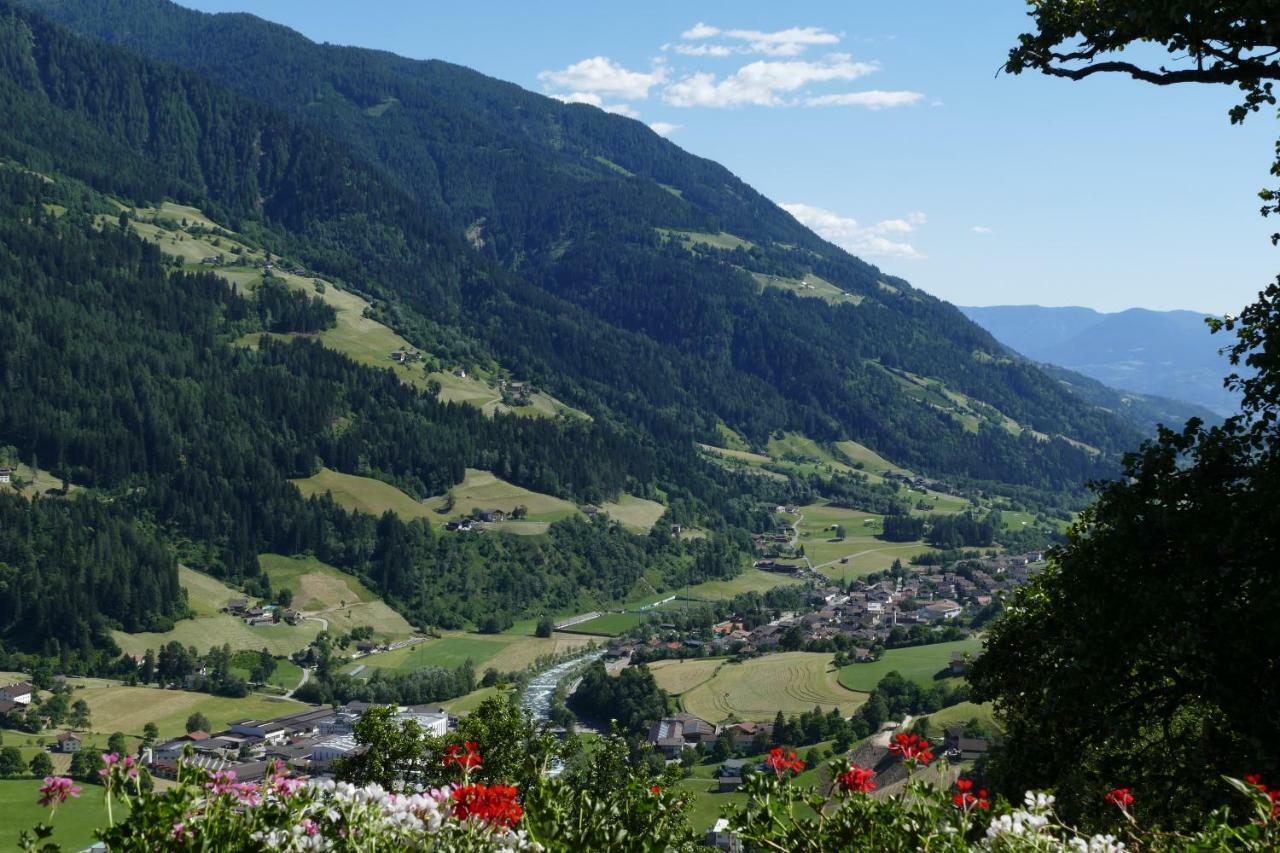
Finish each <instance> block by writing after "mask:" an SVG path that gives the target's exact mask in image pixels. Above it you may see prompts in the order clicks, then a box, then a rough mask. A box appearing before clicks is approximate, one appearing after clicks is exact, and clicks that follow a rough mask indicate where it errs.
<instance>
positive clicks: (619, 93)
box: [538, 56, 666, 101]
mask: <svg viewBox="0 0 1280 853" xmlns="http://www.w3.org/2000/svg"><path fill="white" fill-rule="evenodd" d="M538 79H539V80H541V81H542V82H543V83H544V84H546V85H548V86H554V87H555V88H558V89H568V90H570V91H572V92H575V93H589V94H595V95H600V96H602V97H612V98H621V99H622V100H624V101H636V100H644V99H645V98H647V97H649V90H650V89H652V88H653V87H654V86H657V85H659V84H661V83H662V82H663V81H664V80H666V69H665V68H664V67H663V66H662V65H660V64H659V65H655V66H654V68H653V70H652V71H650V72H647V73H646V72H643V71H630V70H628V69H626V68H624V67H623V66H621V65H619V64H618V63H616V62H614V61H613V60H612V59H609V58H608V57H606V56H593V57H591V58H590V59H584V60H582V61H581V62H575V63H574V64H573V65H570V66H568V67H567V68H564V69H561V70H560V71H543V72H541V73H539V74H538Z"/></svg>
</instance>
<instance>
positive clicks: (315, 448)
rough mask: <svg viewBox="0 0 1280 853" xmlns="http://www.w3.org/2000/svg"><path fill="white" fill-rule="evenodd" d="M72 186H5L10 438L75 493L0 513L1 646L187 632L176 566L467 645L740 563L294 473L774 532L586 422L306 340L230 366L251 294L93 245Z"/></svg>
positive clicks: (119, 245) (150, 258)
mask: <svg viewBox="0 0 1280 853" xmlns="http://www.w3.org/2000/svg"><path fill="white" fill-rule="evenodd" d="M74 189H75V188H74V187H72V188H70V191H69V190H68V188H67V187H65V185H64V183H63V182H62V181H56V182H54V183H52V184H51V183H49V182H48V181H47V180H45V179H44V178H42V177H39V176H35V175H31V174H27V173H24V172H22V171H19V170H17V169H15V168H13V167H9V166H6V167H2V168H0V210H3V211H5V215H4V216H2V217H0V316H2V317H3V322H2V323H0V384H2V385H3V388H4V393H3V394H2V395H0V436H3V438H4V440H5V442H7V443H11V444H12V445H14V446H15V447H16V448H17V449H18V450H19V452H20V453H21V454H23V455H24V456H25V457H26V458H27V459H32V460H34V459H36V458H39V459H41V460H45V461H44V464H46V465H48V466H50V467H51V468H52V469H53V470H54V471H55V472H57V473H58V474H59V475H60V476H62V477H64V478H66V479H68V480H70V481H71V482H72V483H77V484H81V485H82V486H85V487H88V488H87V489H83V490H82V492H84V493H83V494H77V495H74V496H72V497H70V498H67V499H65V500H64V499H61V498H56V497H54V498H50V497H36V498H34V500H33V501H32V502H28V501H26V500H24V499H20V498H16V497H8V498H5V500H4V501H3V502H0V521H3V525H4V526H3V529H4V531H5V537H4V542H3V543H0V593H2V594H0V651H3V648H2V644H11V645H12V646H13V647H15V648H18V649H23V650H28V651H40V652H44V653H52V654H58V655H61V656H62V658H63V663H64V664H66V665H74V664H75V663H77V662H80V663H84V662H85V661H86V660H87V659H89V658H91V656H92V655H91V652H92V653H97V651H98V650H99V649H101V648H103V647H105V648H106V649H109V648H110V641H109V639H107V638H106V630H105V629H106V628H107V627H114V628H123V629H125V630H131V631H136V630H150V629H154V628H156V627H157V626H163V625H164V624H165V623H166V621H171V620H172V619H174V618H177V617H181V616H184V615H185V614H186V606H185V603H184V601H183V599H182V590H181V588H180V587H179V586H178V584H177V575H176V571H175V563H174V555H173V551H176V552H177V554H178V556H179V557H180V558H181V559H182V560H183V562H185V563H187V564H190V565H193V566H196V567H198V568H201V569H204V570H206V571H210V572H213V573H215V574H218V575H220V576H222V577H224V578H226V579H228V580H230V581H232V582H238V583H242V584H244V585H246V586H247V587H248V588H250V589H254V590H256V591H258V592H260V593H262V594H266V593H267V592H268V590H269V582H268V581H267V579H266V578H265V576H263V575H261V574H260V572H259V568H258V562H257V555H258V554H259V553H262V552H264V551H281V552H284V553H301V552H304V551H305V552H311V553H314V554H315V555H317V556H318V557H319V558H321V559H323V560H325V561H326V562H330V563H332V564H334V565H337V566H339V567H341V568H343V569H345V570H347V571H349V572H351V573H353V574H355V575H357V576H359V577H362V578H364V579H366V580H367V581H368V582H369V583H370V584H371V585H372V586H374V588H376V589H377V590H378V591H379V592H380V593H381V594H382V595H383V597H385V598H386V599H387V600H388V601H389V602H391V603H392V604H394V605H396V606H397V607H399V608H400V609H401V610H402V611H403V612H405V613H406V614H408V615H409V616H410V617H411V618H413V619H414V620H415V621H418V622H420V623H423V624H436V625H453V626H458V627H460V626H462V625H464V624H466V623H468V622H474V623H480V622H481V621H482V620H483V619H485V618H488V617H499V618H501V617H505V618H508V619H509V618H510V616H511V614H521V613H525V612H530V611H534V612H536V610H537V608H541V607H566V606H571V605H572V604H573V603H574V602H576V601H580V600H583V596H588V597H590V596H598V597H599V598H600V599H604V600H609V599H615V598H618V597H621V596H623V595H625V594H626V593H627V592H628V591H629V590H630V589H631V588H632V586H633V585H634V584H635V582H636V581H637V580H638V578H639V577H640V576H641V574H642V573H646V572H647V573H655V572H656V574H651V576H653V577H667V578H669V579H670V580H671V581H672V582H688V581H696V580H698V579H701V578H709V577H717V576H725V575H729V574H732V573H733V572H735V571H736V570H737V568H738V565H739V559H738V551H737V549H736V547H734V546H733V545H732V544H731V542H730V541H729V540H728V539H721V538H716V539H712V540H703V541H692V542H682V541H680V540H677V539H673V538H672V537H670V536H669V535H662V534H663V529H662V528H660V529H659V531H658V533H657V534H655V535H653V536H649V537H642V536H635V535H632V534H628V533H625V532H624V531H623V530H622V529H621V528H620V527H618V526H616V525H612V524H610V523H609V522H607V521H606V520H604V519H601V520H599V521H597V522H595V523H588V522H583V521H576V522H575V521H569V522H563V523H561V524H559V525H556V526H554V527H553V528H552V530H551V533H550V535H549V536H548V537H545V538H539V539H537V540H531V539H523V538H521V537H501V536H494V537H483V538H481V537H463V536H452V535H451V536H442V535H441V534H440V533H439V532H436V531H433V530H432V528H431V527H430V525H429V524H427V523H426V522H425V521H413V522H405V521H402V520H401V519H399V518H398V517H396V516H394V515H392V514H390V513H388V514H387V515H385V516H383V517H382V518H374V517H371V516H368V515H363V514H359V513H350V512H347V511H346V510H344V509H342V508H340V507H338V506H337V505H336V504H335V503H333V501H332V500H330V499H329V498H327V497H325V498H312V499H310V500H303V498H302V497H301V495H300V494H299V492H298V490H297V489H296V488H295V487H294V486H293V485H292V484H291V483H289V482H288V479H287V478H289V477H293V476H300V475H308V474H311V473H314V471H315V470H316V469H317V468H318V467H319V466H320V465H329V466H333V467H335V468H344V469H352V468H354V467H355V466H356V465H357V460H361V462H360V464H362V465H366V466H369V467H370V468H371V470H372V471H374V472H376V473H377V474H378V475H379V476H382V477H384V478H385V479H388V480H390V481H393V482H398V483H400V484H401V485H402V486H403V487H404V488H406V489H408V490H410V491H411V492H413V493H416V494H430V493H433V492H436V491H439V490H441V489H443V488H446V487H447V486H449V485H451V484H452V483H454V482H456V481H458V480H459V479H461V477H462V471H463V469H464V468H465V467H466V466H468V465H484V466H486V467H490V468H492V469H493V470H496V471H501V472H502V473H503V475H504V476H507V477H510V478H511V479H512V480H514V481H516V482H523V483H526V484H528V485H530V486H532V487H536V488H542V489H546V490H548V491H553V492H556V493H559V494H562V495H566V496H573V497H577V498H579V499H581V500H585V499H587V498H589V497H592V496H598V495H604V494H611V493H616V491H617V490H618V489H620V488H621V486H622V485H623V484H624V483H625V484H629V485H633V486H635V485H636V484H644V483H651V484H657V485H665V486H667V487H668V488H670V493H671V495H672V496H673V498H674V499H675V500H674V501H673V502H676V503H679V502H680V496H681V495H687V499H686V500H687V501H688V502H690V505H692V506H693V507H695V508H698V512H699V515H700V517H703V518H712V517H715V516H719V517H720V518H722V519H723V520H724V521H723V522H722V523H730V524H732V525H734V526H735V527H739V528H752V527H755V526H757V525H759V524H762V523H763V521H764V516H761V517H760V518H753V517H752V515H751V510H750V509H744V510H743V511H741V512H736V511H735V507H736V506H737V502H738V501H742V502H743V506H744V507H749V506H750V505H752V504H758V503H760V502H761V500H762V499H764V498H770V497H772V495H765V494H761V495H757V496H754V497H753V489H754V488H757V487H764V486H766V485H767V484H765V483H764V482H763V481H762V480H761V478H758V477H757V478H751V477H735V476H734V475H732V474H730V473H728V472H725V471H723V470H721V469H718V468H716V467H714V466H712V465H710V464H707V463H703V462H701V461H700V460H699V458H698V457H697V456H696V455H695V454H694V453H693V451H692V449H689V450H688V451H687V452H686V453H685V455H683V456H679V455H676V451H674V450H664V451H661V452H655V451H650V450H646V448H644V447H642V446H639V445H637V444H636V443H635V442H634V441H631V440H629V439H627V438H626V437H624V436H621V435H620V434H618V433H617V432H616V431H615V430H613V429H612V428H610V427H608V426H607V425H603V424H598V423H592V422H584V421H576V420H575V421H564V422H562V421H553V420H546V419H531V418H521V417H516V416H510V415H497V416H494V417H488V416H486V415H484V414H482V413H481V412H480V411H479V410H478V409H476V408H473V407H469V406H465V405H461V404H446V403H441V402H439V401H438V400H437V399H436V398H435V397H434V396H431V395H428V394H424V393H422V392H420V391H417V390H415V389H413V388H411V387H409V386H407V385H405V384H403V383H402V382H400V380H399V379H398V378H397V377H396V376H395V375H394V374H392V373H390V372H388V371H385V370H379V369H376V368H370V367H362V366H358V365H356V364H354V363H353V362H351V361H350V360H349V359H347V358H345V357H344V356H341V355H339V354H337V353H334V352H332V351H330V350H327V349H324V348H323V347H321V346H319V345H317V344H315V343H311V342H308V341H302V340H300V341H295V342H293V343H291V344H278V343H274V342H273V341H272V339H270V338H265V337H264V338H263V339H262V340H261V341H260V343H259V345H258V346H257V348H256V349H252V350H251V349H246V348H243V347H233V346H231V345H230V341H231V340H233V339H235V338H236V337H238V336H239V335H240V334H241V333H243V332H244V331H246V330H250V331H252V330H254V329H257V328H261V325H262V322H263V320H262V316H261V314H260V312H259V311H258V310H257V307H258V305H259V304H260V303H258V302H257V300H256V299H255V300H253V301H249V300H247V299H245V298H244V297H243V296H241V295H239V294H237V293H236V290H235V288H234V286H232V285H229V284H228V283H227V282H226V281H225V280H224V279H222V278H221V277H219V276H216V275H214V274H212V273H194V274H193V273H185V272H180V271H174V270H173V268H172V265H171V264H170V262H169V261H168V259H166V258H165V257H164V256H162V255H161V254H160V252H159V250H158V249H157V248H155V247H154V246H151V245H148V244H146V243H144V242H143V241H142V240H140V239H138V238H137V237H136V236H134V235H133V234H131V233H129V232H127V231H125V230H122V229H120V228H118V227H117V226H115V225H114V224H105V225H101V226H95V224H94V223H95V219H92V218H90V216H89V213H91V212H92V211H93V210H94V209H95V207H98V206H100V203H95V201H94V199H95V196H94V194H93V193H91V192H79V193H77V192H75V191H74ZM96 221H98V222H100V221H101V220H100V219H98V220H96ZM108 222H109V223H113V219H109V220H108ZM301 318H302V319H304V320H306V319H308V318H309V315H307V314H305V313H303V314H302V315H301ZM663 470H666V471H667V472H668V474H663V473H661V472H662V471H663ZM675 471H678V472H679V476H680V481H679V483H675V482H673V481H671V480H669V479H668V477H669V476H671V472H675ZM739 480H741V482H739ZM722 513H728V515H727V516H726V515H723V514H722ZM165 545H169V546H171V548H172V550H170V548H166V547H165ZM50 643H53V645H52V647H50Z"/></svg>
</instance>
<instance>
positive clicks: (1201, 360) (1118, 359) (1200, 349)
mask: <svg viewBox="0 0 1280 853" xmlns="http://www.w3.org/2000/svg"><path fill="white" fill-rule="evenodd" d="M960 310H961V311H963V312H964V313H965V314H966V315H967V316H968V317H969V319H971V320H973V321H974V322H975V323H977V324H978V325H980V326H982V327H983V328H985V329H986V330H987V331H989V332H990V333H991V334H993V335H994V336H995V337H996V339H997V340H999V341H1000V342H1001V343H1003V344H1005V345H1006V346H1008V347H1009V348H1010V349H1013V350H1015V351H1016V352H1019V353H1021V354H1022V355H1024V356H1026V357H1027V358H1030V359H1032V360H1033V361H1038V362H1043V363H1046V364H1052V365H1057V366H1059V367H1065V368H1068V369H1069V370H1073V371H1076V372H1078V373H1082V374H1084V375H1085V376H1088V377H1090V378H1093V379H1096V380H1098V381H1099V382H1102V383H1104V384H1106V385H1109V386H1111V387H1112V388H1116V389H1123V390H1125V391H1136V392H1138V393H1141V394H1154V395H1158V396H1161V397H1168V398H1173V399H1174V400H1185V401H1187V402H1189V403H1194V404H1196V405H1197V406H1203V407H1205V408H1207V409H1209V410H1211V411H1213V412H1215V413H1217V414H1219V415H1224V416H1225V415H1229V414H1231V413H1232V412H1234V411H1236V410H1237V409H1238V407H1239V398H1238V397H1237V395H1235V394H1234V393H1232V392H1231V391H1228V390H1227V389H1225V388H1223V387H1222V379H1223V377H1224V376H1226V375H1227V374H1228V373H1229V372H1230V371H1231V365H1230V364H1229V363H1228V362H1227V359H1226V357H1225V356H1222V355H1219V353H1218V350H1219V349H1220V348H1221V347H1223V346H1226V345H1227V344H1228V343H1229V342H1230V340H1229V339H1228V338H1224V337H1221V336H1214V335H1211V334H1209V330H1208V328H1207V327H1206V326H1205V323H1204V319H1205V316H1206V315H1204V314H1200V313H1198V312H1195V311H1149V310H1147V309H1145V308H1130V309H1129V310H1127V311H1119V312H1117V313H1114V314H1104V313H1101V312H1098V311H1094V310H1093V309H1092V308H1077V307H1068V308H1046V307H1044V306H1040V305H992V306H989V307H986V308H961V309H960Z"/></svg>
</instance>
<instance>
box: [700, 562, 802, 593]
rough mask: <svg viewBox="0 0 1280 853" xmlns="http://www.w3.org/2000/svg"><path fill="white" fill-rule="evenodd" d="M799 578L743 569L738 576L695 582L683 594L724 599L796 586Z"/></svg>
mask: <svg viewBox="0 0 1280 853" xmlns="http://www.w3.org/2000/svg"><path fill="white" fill-rule="evenodd" d="M801 582H802V581H800V580H799V579H798V578H793V577H790V576H788V575H780V574H777V573H776V572H762V571H760V570H759V569H743V571H742V572H741V573H740V574H738V575H737V576H736V577H732V578H729V579H728V580H724V581H704V582H703V583H700V584H695V585H694V586H691V587H689V588H688V589H686V590H682V591H681V594H682V595H685V596H687V597H689V598H696V599H699V600H701V601H723V600H725V599H730V598H733V597H734V596H735V595H742V594H744V593H748V592H767V591H768V590H771V589H773V588H774V587H779V586H794V585H795V584H798V583H801Z"/></svg>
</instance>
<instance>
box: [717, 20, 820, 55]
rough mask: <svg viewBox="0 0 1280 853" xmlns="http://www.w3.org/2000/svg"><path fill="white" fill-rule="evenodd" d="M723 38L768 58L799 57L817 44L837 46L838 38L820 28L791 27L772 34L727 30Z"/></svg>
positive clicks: (756, 31)
mask: <svg viewBox="0 0 1280 853" xmlns="http://www.w3.org/2000/svg"><path fill="white" fill-rule="evenodd" d="M725 36H726V37H728V38H731V39H738V40H740V41H745V42H747V47H748V48H749V49H750V50H751V51H753V52H755V53H764V54H768V55H769V56H799V55H800V54H801V53H804V52H805V51H806V50H807V49H808V48H810V47H812V46H813V45H817V44H839V42H840V36H838V35H836V34H835V33H830V32H827V31H826V30H824V29H822V28H821V27H791V28H789V29H785V30H778V31H776V32H772V33H765V32H761V31H759V30H729V31H727V32H726V33H725Z"/></svg>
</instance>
